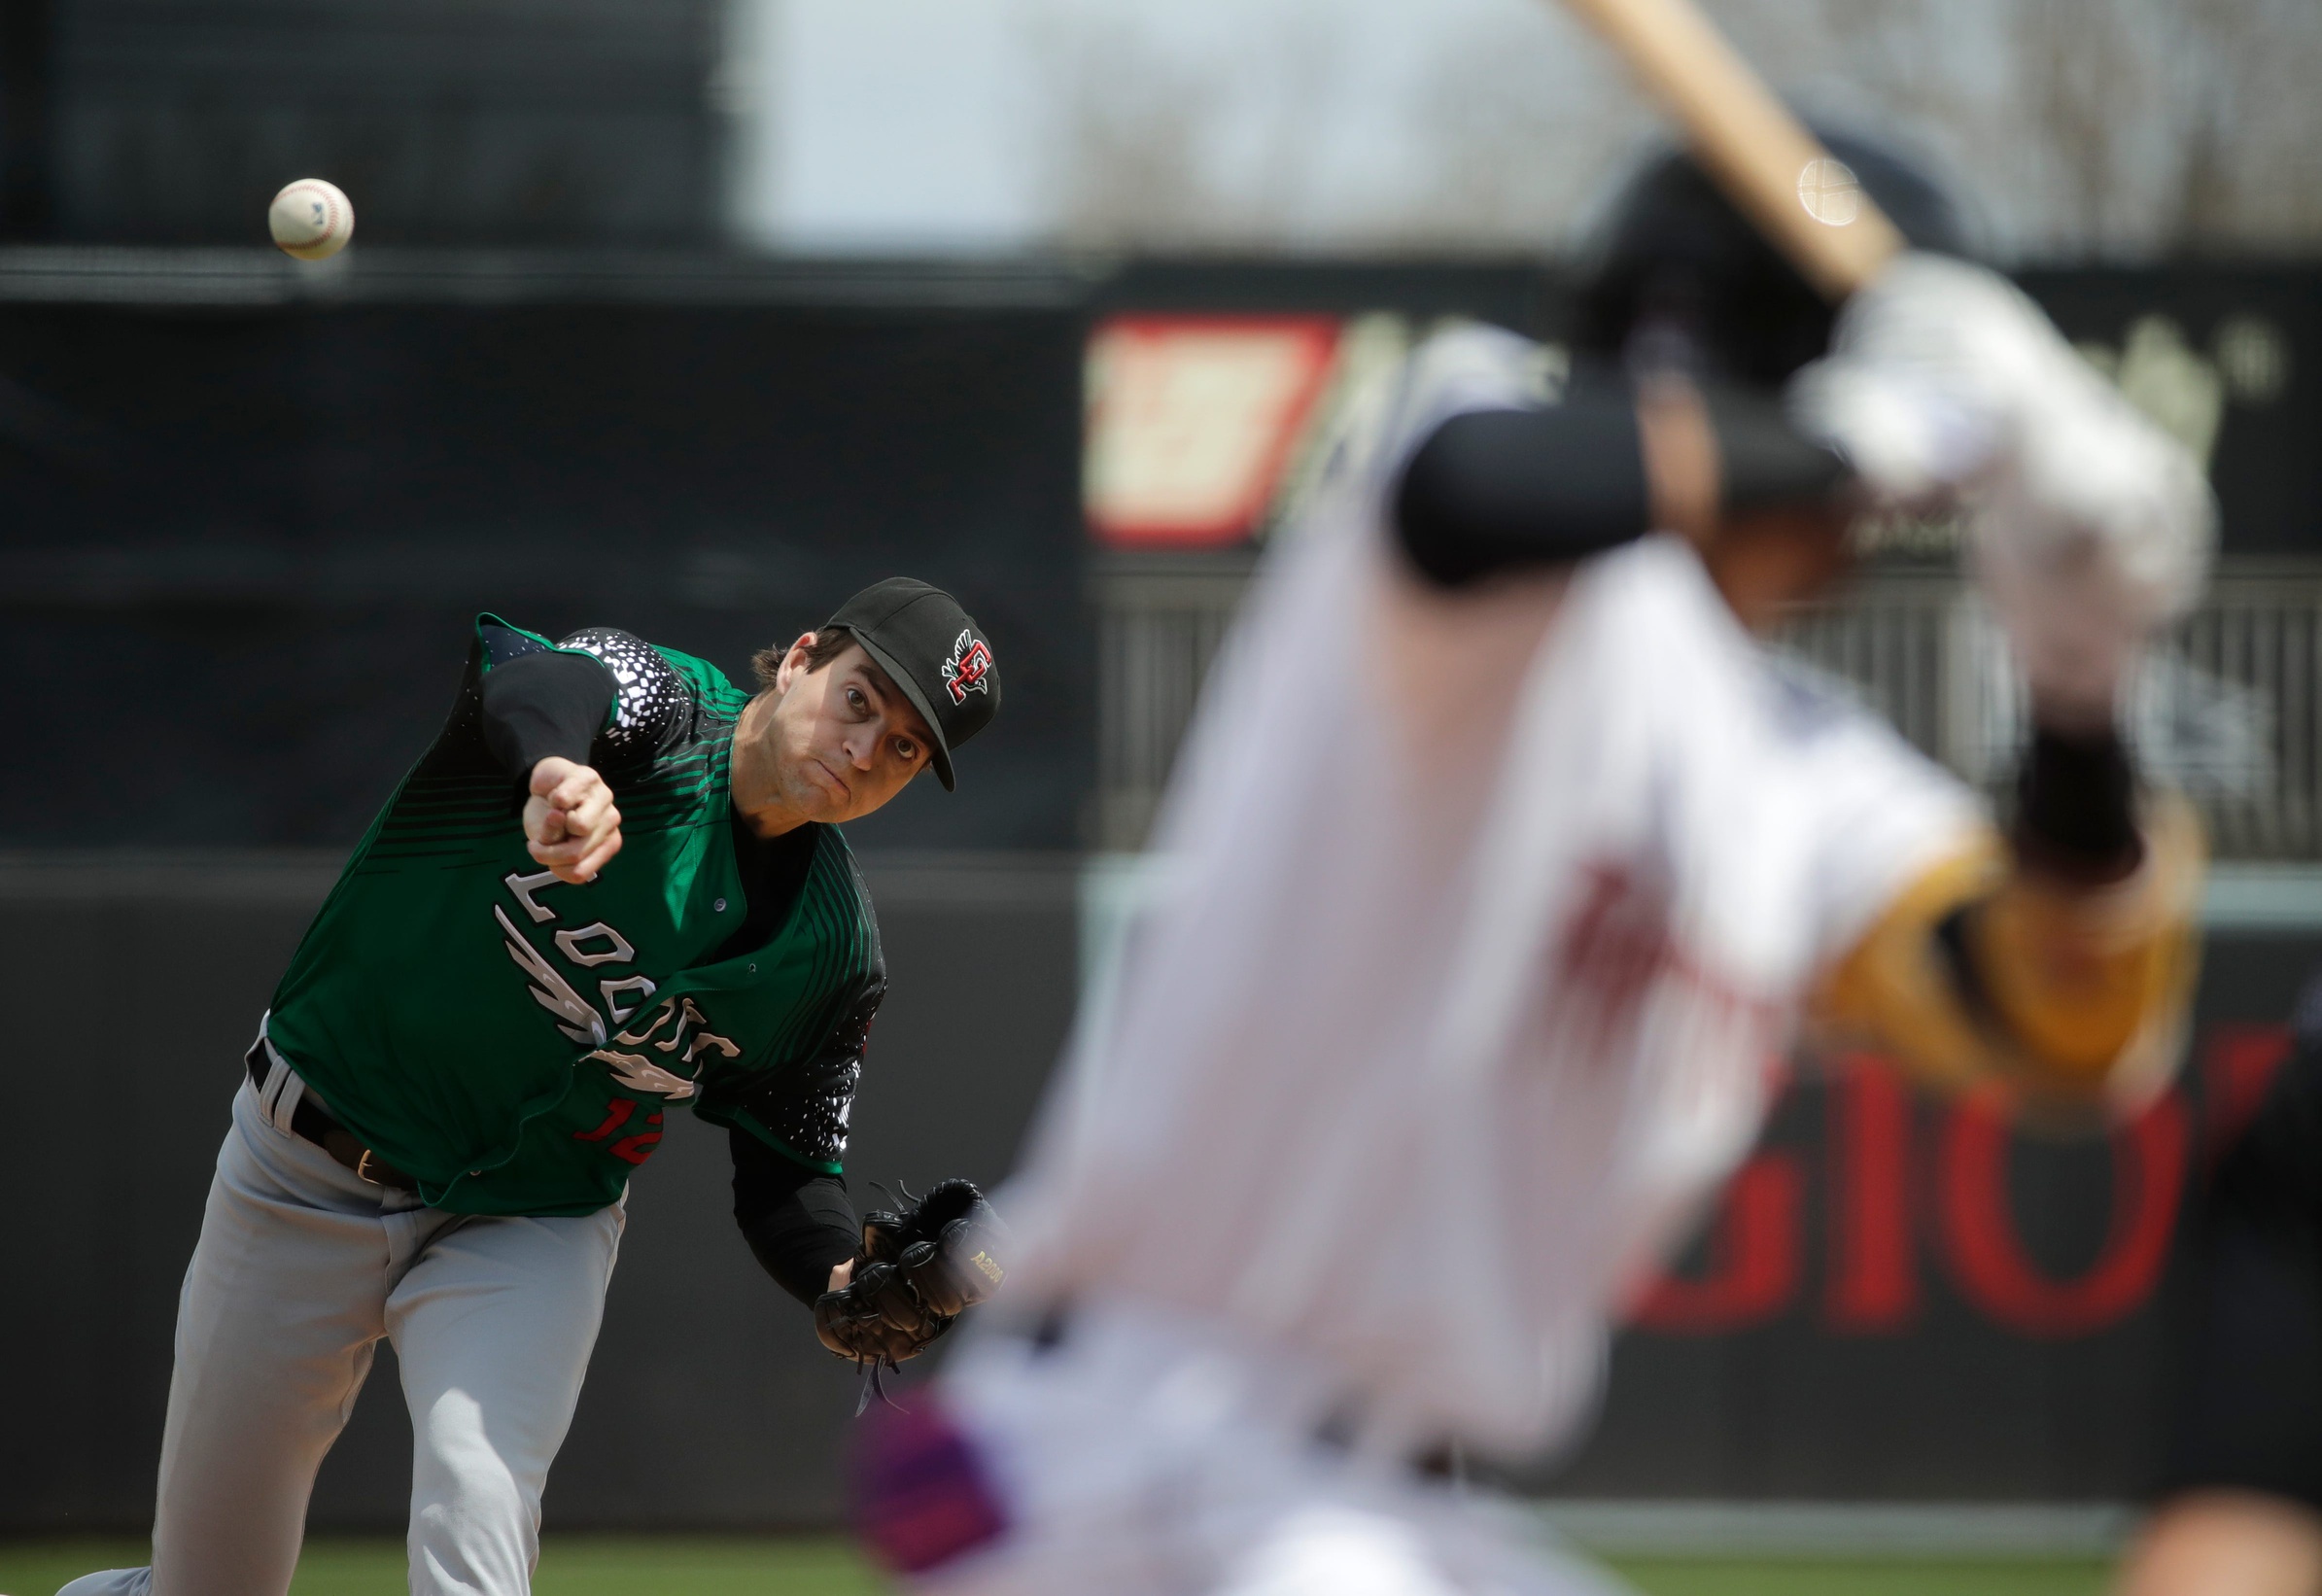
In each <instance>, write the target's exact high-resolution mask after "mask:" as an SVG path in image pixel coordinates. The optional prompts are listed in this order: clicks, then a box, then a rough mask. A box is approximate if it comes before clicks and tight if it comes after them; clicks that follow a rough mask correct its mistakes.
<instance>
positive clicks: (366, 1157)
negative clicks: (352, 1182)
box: [355, 1147, 387, 1186]
mask: <svg viewBox="0 0 2322 1596" xmlns="http://www.w3.org/2000/svg"><path fill="white" fill-rule="evenodd" d="M373 1162H380V1163H384V1162H386V1161H385V1160H384V1159H379V1158H378V1157H377V1155H375V1154H374V1153H372V1152H371V1150H370V1149H369V1148H367V1147H366V1148H364V1150H363V1156H362V1157H361V1158H359V1159H357V1160H356V1161H355V1178H356V1179H358V1180H367V1181H369V1182H370V1183H371V1184H372V1185H373V1186H384V1185H386V1184H387V1182H385V1181H383V1180H381V1179H380V1178H379V1177H378V1176H377V1175H374V1174H372V1173H371V1164H372V1163H373Z"/></svg>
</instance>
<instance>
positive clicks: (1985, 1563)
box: [1608, 1557, 2112, 1596]
mask: <svg viewBox="0 0 2322 1596" xmlns="http://www.w3.org/2000/svg"><path fill="white" fill-rule="evenodd" d="M1608 1561H1610V1562H1611V1564H1612V1568H1613V1569H1614V1570H1615V1571H1616V1572H1617V1573H1618V1574H1619V1575H1620V1576H1621V1577H1622V1578H1623V1579H1627V1580H1628V1581H1629V1582H1630V1583H1632V1584H1634V1585H1635V1586H1636V1587H1637V1588H1638V1589H1639V1590H1641V1591H1644V1592H1645V1593H1646V1596H2101V1592H2102V1591H2103V1590H2104V1588H2105V1586H2106V1584H2107V1583H2109V1581H2110V1579H2111V1574H2112V1569H2111V1565H2110V1564H2107V1563H2101V1562H2097V1561H2095V1560H2093V1559H2089V1560H2083V1559H2079V1558H2061V1557H2060V1558H1955V1559H1949V1560H1942V1559H1936V1558H1919V1557H1914V1558H1894V1559H1887V1560H1880V1559H1869V1558H1861V1559H1854V1558H1850V1559H1840V1558H1835V1557H1833V1558H1820V1557H1816V1558H1804V1557H1792V1558H1779V1559H1775V1558H1769V1559H1765V1560H1763V1561H1750V1562H1738V1561H1726V1560H1723V1559H1718V1558H1707V1557H1699V1558H1695V1557H1621V1558H1613V1559H1609V1560H1608Z"/></svg>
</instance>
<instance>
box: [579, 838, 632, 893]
mask: <svg viewBox="0 0 2322 1596" xmlns="http://www.w3.org/2000/svg"><path fill="white" fill-rule="evenodd" d="M620 850H621V833H620V831H619V829H618V828H615V829H614V830H612V831H610V832H608V833H606V836H605V839H604V840H603V841H602V842H600V843H598V844H597V846H596V847H595V848H593V849H591V850H589V853H588V856H587V857H586V858H584V859H582V860H581V861H580V863H579V864H578V865H576V866H575V867H574V871H573V873H574V874H575V875H577V876H578V877H579V878H580V879H581V880H582V881H584V882H591V881H595V880H596V879H597V872H598V871H600V870H603V869H604V868H605V864H606V860H608V859H610V858H611V857H612V856H613V855H614V854H615V853H618V852H619V851H620Z"/></svg>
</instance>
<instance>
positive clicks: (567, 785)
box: [548, 765, 612, 810]
mask: <svg viewBox="0 0 2322 1596" xmlns="http://www.w3.org/2000/svg"><path fill="white" fill-rule="evenodd" d="M592 793H603V794H604V795H605V796H606V797H607V798H609V797H611V796H612V789H611V788H610V787H608V786H606V784H605V778H604V777H602V776H599V775H598V774H597V773H596V772H595V771H593V770H591V769H589V767H588V766H586V765H575V766H573V767H572V769H571V770H569V771H567V772H566V773H565V779H564V780H563V781H559V782H557V784H556V786H555V788H554V789H553V790H552V791H551V792H550V793H549V795H548V801H549V802H550V803H552V804H554V805H555V806H556V807H557V808H559V809H562V810H573V809H578V808H579V807H580V806H581V805H582V804H584V803H586V802H587V801H588V798H589V795H590V794H592Z"/></svg>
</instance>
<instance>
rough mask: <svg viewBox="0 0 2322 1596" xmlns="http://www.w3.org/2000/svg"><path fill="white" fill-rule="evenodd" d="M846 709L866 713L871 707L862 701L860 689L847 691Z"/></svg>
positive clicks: (855, 688)
mask: <svg viewBox="0 0 2322 1596" xmlns="http://www.w3.org/2000/svg"><path fill="white" fill-rule="evenodd" d="M847 708H849V710H857V711H866V712H867V711H869V710H870V708H871V706H870V705H869V704H868V703H867V702H865V701H864V698H863V690H862V689H861V688H860V687H849V688H848V689H847Z"/></svg>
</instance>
